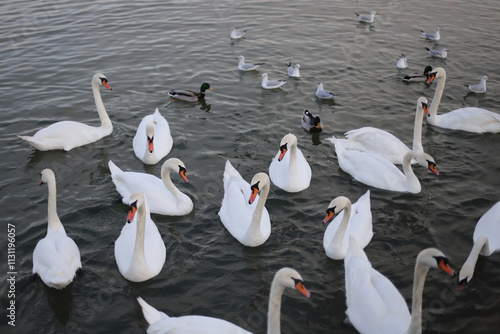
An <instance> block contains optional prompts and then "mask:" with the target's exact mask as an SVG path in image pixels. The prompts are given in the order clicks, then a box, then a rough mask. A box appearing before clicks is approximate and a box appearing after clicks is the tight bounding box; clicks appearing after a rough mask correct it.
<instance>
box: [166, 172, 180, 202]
mask: <svg viewBox="0 0 500 334" xmlns="http://www.w3.org/2000/svg"><path fill="white" fill-rule="evenodd" d="M171 171H172V168H170V167H166V168H164V169H162V171H161V179H162V181H163V184H164V185H165V187H166V188H167V189H168V191H170V192H171V193H172V195H174V197H175V198H177V197H178V195H179V194H182V193H181V191H180V190H179V189H178V188H177V187H176V186H175V185H174V183H173V182H172V179H171V178H170V172H171Z"/></svg>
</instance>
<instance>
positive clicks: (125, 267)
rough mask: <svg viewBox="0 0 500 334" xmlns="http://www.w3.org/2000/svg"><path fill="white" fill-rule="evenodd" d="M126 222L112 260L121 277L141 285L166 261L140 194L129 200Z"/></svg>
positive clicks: (164, 250) (162, 244) (159, 238)
mask: <svg viewBox="0 0 500 334" xmlns="http://www.w3.org/2000/svg"><path fill="white" fill-rule="evenodd" d="M129 201H130V205H129V212H128V215H127V222H126V223H125V226H123V228H122V231H121V233H120V236H119V237H118V239H116V242H115V260H116V264H117V266H118V270H119V271H120V273H121V274H122V276H123V277H125V278H126V279H128V280H129V281H132V282H143V281H146V280H148V279H150V278H153V277H155V276H156V275H158V274H159V273H160V271H161V269H162V268H163V264H164V263H165V258H166V249H165V243H163V239H162V238H161V235H160V232H159V231H158V228H157V227H156V225H155V223H154V222H153V221H152V220H151V217H150V214H149V209H148V205H147V200H146V199H145V197H144V195H143V194H142V193H133V194H132V195H131V196H130V199H129Z"/></svg>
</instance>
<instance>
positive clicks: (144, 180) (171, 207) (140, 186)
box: [108, 158, 193, 216]
mask: <svg viewBox="0 0 500 334" xmlns="http://www.w3.org/2000/svg"><path fill="white" fill-rule="evenodd" d="M108 166H109V170H110V171H111V178H112V179H113V182H114V184H115V186H116V190H117V191H118V192H119V193H120V195H121V196H122V197H123V199H122V200H123V203H124V204H129V197H130V195H132V193H134V192H142V193H144V195H145V196H146V200H147V201H148V206H149V209H150V212H151V213H156V214H160V215H167V216H183V215H186V214H188V213H190V212H191V211H193V201H192V200H191V198H189V197H188V196H187V195H186V194H184V193H182V192H181V191H180V190H179V189H177V187H176V186H175V185H174V184H173V183H172V180H171V179H170V172H171V171H172V170H175V171H176V172H177V173H179V175H180V176H181V177H182V178H183V180H184V181H186V182H188V179H187V177H186V167H185V166H184V163H183V162H182V161H181V160H179V159H177V158H170V159H168V160H167V161H165V162H164V163H163V165H162V166H161V179H160V178H158V177H156V176H154V175H151V174H146V173H137V172H124V171H122V170H121V169H120V168H118V167H117V166H116V165H115V164H114V163H113V162H112V161H111V160H110V161H109V162H108Z"/></svg>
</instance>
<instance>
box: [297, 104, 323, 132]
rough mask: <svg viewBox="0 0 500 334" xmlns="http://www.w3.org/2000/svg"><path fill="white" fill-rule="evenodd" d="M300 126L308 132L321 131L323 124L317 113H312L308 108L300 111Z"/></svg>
mask: <svg viewBox="0 0 500 334" xmlns="http://www.w3.org/2000/svg"><path fill="white" fill-rule="evenodd" d="M302 127H303V128H304V129H306V130H307V131H309V132H321V131H323V126H322V125H321V120H320V119H319V116H318V115H313V114H312V113H311V112H310V111H309V110H307V109H306V110H304V112H303V113H302Z"/></svg>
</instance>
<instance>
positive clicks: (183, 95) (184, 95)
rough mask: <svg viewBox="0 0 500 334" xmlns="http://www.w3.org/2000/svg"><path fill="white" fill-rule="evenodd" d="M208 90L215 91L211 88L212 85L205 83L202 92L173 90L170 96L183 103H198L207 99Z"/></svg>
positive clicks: (201, 88)
mask: <svg viewBox="0 0 500 334" xmlns="http://www.w3.org/2000/svg"><path fill="white" fill-rule="evenodd" d="M207 89H210V90H213V89H212V88H210V85H209V84H207V83H206V82H205V83H203V84H202V85H201V87H200V92H194V91H192V90H182V89H172V91H170V93H168V95H169V96H170V97H173V98H175V99H179V100H182V101H189V102H196V101H200V100H203V99H204V98H205V91H206V90H207Z"/></svg>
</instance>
